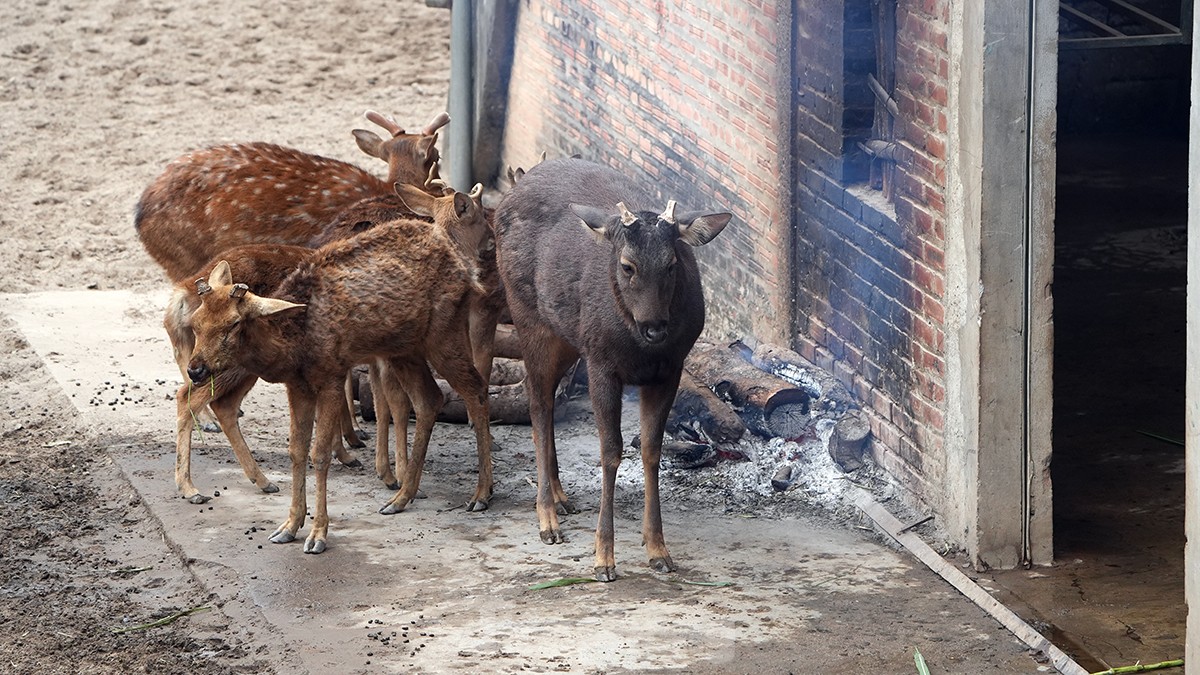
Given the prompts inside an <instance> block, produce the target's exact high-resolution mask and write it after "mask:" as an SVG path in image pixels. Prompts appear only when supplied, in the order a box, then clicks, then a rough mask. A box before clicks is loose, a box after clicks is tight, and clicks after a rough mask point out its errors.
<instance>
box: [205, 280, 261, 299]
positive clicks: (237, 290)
mask: <svg viewBox="0 0 1200 675" xmlns="http://www.w3.org/2000/svg"><path fill="white" fill-rule="evenodd" d="M212 290H213V289H212V286H209V285H208V281H206V280H204V279H197V280H196V295H208V294H209V293H212ZM249 290H250V287H249V286H247V285H246V284H234V285H233V288H231V289H229V297H231V298H240V297H242V296H244V295H245V294H246V292H247V291H249Z"/></svg>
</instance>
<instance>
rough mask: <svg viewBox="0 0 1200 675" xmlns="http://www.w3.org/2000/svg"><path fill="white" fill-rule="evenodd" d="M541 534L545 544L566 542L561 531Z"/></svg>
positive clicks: (544, 531)
mask: <svg viewBox="0 0 1200 675" xmlns="http://www.w3.org/2000/svg"><path fill="white" fill-rule="evenodd" d="M539 534H541V536H542V543H543V544H561V543H563V542H564V541H565V540H564V539H563V536H562V532H560V531H559V530H542V531H541V532H540V533H539Z"/></svg>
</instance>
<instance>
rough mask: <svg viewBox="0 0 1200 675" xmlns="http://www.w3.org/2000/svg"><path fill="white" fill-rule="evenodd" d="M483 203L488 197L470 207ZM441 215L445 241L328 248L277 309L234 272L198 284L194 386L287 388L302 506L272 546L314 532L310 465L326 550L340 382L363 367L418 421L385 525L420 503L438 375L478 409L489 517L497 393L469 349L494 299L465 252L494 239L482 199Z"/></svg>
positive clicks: (282, 291) (222, 267)
mask: <svg viewBox="0 0 1200 675" xmlns="http://www.w3.org/2000/svg"><path fill="white" fill-rule="evenodd" d="M481 191H482V188H481V187H479V186H476V190H475V191H473V193H472V194H478V193H479V192H481ZM435 202H436V204H435V206H434V208H433V209H432V210H433V211H434V213H435V216H434V217H435V220H436V221H437V222H435V225H434V226H433V227H431V226H430V225H429V224H428V223H425V222H422V221H419V220H415V219H401V220H395V221H392V222H389V223H384V224H380V225H377V226H375V227H373V228H371V229H370V230H368V231H366V232H364V233H362V234H360V235H358V236H356V237H354V238H352V239H348V240H343V241H338V242H334V243H332V244H329V245H327V246H324V247H322V248H321V249H319V250H318V251H317V252H316V253H315V254H314V256H313V258H312V259H311V260H309V261H307V262H305V263H303V264H302V265H301V266H300V268H299V269H298V270H297V271H296V272H294V273H292V274H291V275H290V276H289V277H288V278H287V279H286V280H284V282H283V283H282V284H281V285H280V287H279V288H278V289H277V290H276V291H275V293H274V294H273V296H274V297H262V296H259V295H257V294H255V293H252V292H250V290H249V289H248V288H247V286H246V285H245V284H240V283H237V281H236V279H235V278H234V277H233V276H232V274H231V271H230V266H229V265H228V264H226V263H224V262H222V263H218V264H217V265H216V267H215V268H214V269H213V271H212V273H211V274H210V275H209V277H208V279H207V281H205V280H201V281H198V282H197V287H198V291H199V292H200V294H201V295H200V297H201V306H200V307H199V308H198V309H197V310H196V311H195V313H193V315H192V326H193V330H194V331H195V334H196V346H195V351H194V352H193V355H192V359H191V361H190V363H189V364H188V375H189V377H190V378H191V380H192V381H193V382H194V383H197V384H204V383H206V382H208V381H209V379H210V378H217V377H221V376H222V374H224V373H226V372H228V371H230V370H235V369H239V368H240V369H244V370H246V371H248V372H250V373H252V374H253V375H255V376H257V377H260V378H262V379H265V380H268V381H272V382H283V383H284V384H285V385H286V386H287V391H288V402H289V405H290V407H291V417H292V421H291V430H290V436H289V444H288V454H289V456H290V457H291V461H292V502H291V507H290V510H289V513H288V518H287V519H286V520H285V521H284V522H283V524H281V525H280V526H279V528H278V529H277V530H276V531H275V532H274V533H273V534H272V535H271V541H273V542H276V543H285V542H289V541H293V540H294V539H295V537H296V534H297V532H298V531H299V530H300V528H301V527H303V525H304V522H305V512H306V506H307V502H306V491H305V479H306V474H307V459H308V457H309V456H310V454H311V458H312V464H313V468H314V472H315V474H316V507H315V509H314V512H313V525H312V529H311V530H310V532H309V535H308V538H307V539H306V541H305V544H304V551H305V553H320V552H322V551H324V550H325V547H326V539H327V535H328V528H329V516H328V511H327V507H326V484H327V477H328V472H329V463H330V452H329V448H330V444H331V442H332V441H333V439H334V437H335V436H336V434H337V423H336V420H337V411H338V409H339V408H341V407H342V406H343V405H344V400H343V396H342V385H341V383H342V379H343V378H344V377H345V373H346V371H347V370H348V369H349V368H350V367H351V366H352V365H354V364H357V363H366V362H370V361H373V360H376V359H380V360H383V361H385V362H386V363H387V366H388V368H389V369H390V371H391V373H392V375H391V376H390V377H388V378H384V379H383V380H382V382H383V387H384V392H383V393H384V395H385V396H386V397H387V398H388V400H389V401H390V400H393V399H396V400H398V398H399V396H400V395H401V394H402V393H403V394H404V395H407V396H409V397H411V399H412V402H413V404H414V407H415V409H416V412H417V429H416V434H415V439H414V442H413V453H412V458H411V461H409V462H408V466H407V472H406V475H405V477H404V483H403V486H402V487H401V489H400V490H399V491H398V492H397V493H396V495H395V496H394V497H393V498H392V499H391V501H389V502H388V503H387V504H385V505H384V507H383V508H382V509H381V510H380V511H381V512H382V513H396V512H399V511H401V510H403V509H404V507H405V506H406V505H407V504H408V503H409V502H410V501H411V500H412V499H413V497H414V496H415V495H416V493H417V489H418V487H419V482H420V475H421V471H422V469H423V467H424V461H425V453H426V451H427V449H428V444H429V437H430V434H431V432H432V429H433V426H434V418H435V417H436V415H437V411H438V409H439V408H440V406H441V404H442V394H441V391H440V390H439V389H438V387H437V385H436V383H435V382H434V381H433V376H432V374H431V373H430V370H429V364H433V366H434V367H435V368H437V370H438V372H439V373H440V374H441V375H442V376H443V377H444V378H445V379H446V380H447V381H448V382H449V383H450V385H451V386H452V387H453V388H454V389H455V390H456V391H457V392H459V393H460V394H461V395H462V397H463V400H464V401H465V402H466V404H467V410H468V415H469V417H470V419H471V422H472V424H473V425H474V427H475V440H476V445H477V453H478V456H479V480H478V483H477V486H476V489H475V493H474V495H473V496H472V497H471V500H470V501H469V502H468V505H467V506H468V509H469V510H476V509H482V508H486V506H487V501H488V499H489V498H490V496H491V491H492V467H491V440H492V439H491V431H490V428H489V426H488V400H487V385H486V383H485V382H484V381H483V379H482V377H480V375H479V373H478V372H477V371H476V370H475V367H474V365H473V363H472V361H471V348H470V344H469V342H468V338H467V312H468V305H469V302H470V297H471V294H472V293H479V292H482V289H481V288H480V287H479V286H478V283H477V281H476V276H477V270H475V269H474V268H473V267H472V266H471V265H470V263H469V261H467V260H466V259H464V256H463V254H462V252H461V250H462V249H461V247H460V245H459V244H458V243H456V241H459V242H470V241H476V242H478V241H482V240H483V239H484V237H486V236H487V235H486V228H487V225H486V223H485V221H484V217H483V213H482V209H481V207H480V205H479V203H478V201H477V198H474V197H472V196H469V195H465V194H462V193H454V194H452V195H448V196H444V197H438V198H436V200H435ZM397 384H399V385H401V386H402V387H403V392H401V391H399V389H400V388H399V387H398V386H396V385H397ZM314 415H315V421H316V438H315V442H313V441H314V438H313V422H314Z"/></svg>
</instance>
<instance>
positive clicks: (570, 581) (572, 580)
mask: <svg viewBox="0 0 1200 675" xmlns="http://www.w3.org/2000/svg"><path fill="white" fill-rule="evenodd" d="M593 581H595V579H593V578H592V577H564V578H562V579H555V580H553V581H543V582H542V583H540V584H534V585H532V586H530V587H529V590H531V591H541V590H545V589H547V588H558V587H560V586H574V585H575V584H590V583H592V582H593Z"/></svg>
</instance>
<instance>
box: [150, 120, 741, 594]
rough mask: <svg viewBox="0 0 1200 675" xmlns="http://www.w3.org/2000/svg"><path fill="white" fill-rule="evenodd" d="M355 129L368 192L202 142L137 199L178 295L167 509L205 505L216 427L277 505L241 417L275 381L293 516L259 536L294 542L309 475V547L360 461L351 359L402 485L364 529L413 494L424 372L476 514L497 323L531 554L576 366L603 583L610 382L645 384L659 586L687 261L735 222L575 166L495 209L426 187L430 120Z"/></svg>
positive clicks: (379, 444) (694, 314)
mask: <svg viewBox="0 0 1200 675" xmlns="http://www.w3.org/2000/svg"><path fill="white" fill-rule="evenodd" d="M367 119H368V120H370V121H371V122H373V123H375V124H376V125H378V126H380V127H381V128H383V129H384V130H385V131H386V132H387V133H388V134H390V138H387V139H386V140H385V139H383V138H381V137H380V136H379V135H377V134H375V133H373V132H370V131H366V130H362V129H357V130H355V131H354V137H355V140H356V141H357V144H358V147H359V148H360V149H361V150H362V151H363V152H365V153H366V154H368V155H370V156H372V157H376V158H378V159H380V160H383V161H384V162H386V163H387V166H388V170H387V177H386V178H385V179H380V178H378V177H377V176H375V175H374V174H373V173H371V172H368V171H365V170H363V169H361V168H359V167H357V166H355V165H353V164H350V163H347V162H341V161H337V160H333V159H328V158H325V157H320V156H316V155H313V154H309V153H305V152H301V151H299V150H294V149H291V148H285V147H281V146H278V145H272V144H268V143H244V144H229V145H219V146H215V147H210V148H207V149H203V150H198V151H195V152H191V153H188V154H185V155H183V156H182V157H179V158H178V159H176V160H174V161H173V162H171V163H170V164H168V166H167V167H166V169H165V170H164V171H163V173H162V174H161V175H160V176H159V177H158V178H156V179H155V180H154V181H153V182H152V183H151V184H150V185H149V186H148V187H147V188H146V189H145V191H144V192H143V194H142V197H141V199H140V200H139V202H138V204H137V208H136V213H135V227H136V228H137V231H138V235H139V237H140V238H141V241H142V244H143V245H144V246H145V248H146V251H147V252H148V253H149V254H150V256H151V257H152V258H154V260H155V261H156V262H158V263H159V265H161V266H162V268H163V269H164V271H165V272H166V274H167V276H168V277H169V278H170V280H171V281H172V282H173V284H174V288H173V292H172V295H171V298H170V300H169V302H168V306H167V308H166V313H165V318H164V326H165V328H166V330H167V334H168V337H169V338H170V341H171V345H172V348H173V350H174V356H175V361H176V363H177V364H178V366H179V369H180V372H181V374H182V375H183V376H184V384H183V386H182V387H180V389H179V392H178V395H177V396H176V401H177V414H176V464H175V483H176V487H177V488H178V490H179V492H180V493H181V495H182V497H184V498H186V499H188V500H190V501H191V502H192V503H203V502H205V501H207V500H208V499H209V497H208V496H206V495H204V494H202V493H201V492H200V490H199V489H198V488H197V487H196V485H195V484H194V483H193V482H192V475H191V443H192V440H191V437H192V430H193V428H194V427H195V426H196V425H197V424H199V423H200V422H201V420H208V419H210V416H211V418H212V419H215V422H216V423H217V424H219V425H220V428H221V430H222V431H223V432H224V434H225V436H226V437H227V438H228V440H229V443H230V445H231V446H232V447H233V451H234V454H235V456H236V457H237V460H238V462H239V464H240V465H241V467H242V470H243V471H244V472H245V474H246V477H247V478H249V479H250V480H251V481H252V482H253V483H254V484H255V486H256V487H257V488H258V489H260V490H262V491H263V492H277V491H278V489H279V488H278V487H277V486H276V485H275V484H274V483H272V482H271V481H270V480H269V479H268V478H267V477H266V475H265V474H264V473H263V471H262V470H261V469H260V468H259V466H258V464H257V463H256V462H255V460H254V458H253V456H252V455H251V453H250V448H249V446H248V445H247V443H246V440H245V438H244V437H243V435H242V432H241V430H240V428H239V423H238V417H239V414H240V410H241V404H242V401H243V399H244V398H245V397H246V395H247V393H248V392H249V391H250V389H251V388H252V387H253V386H254V384H255V383H256V382H257V381H258V380H259V379H262V380H266V381H268V382H281V383H283V384H284V386H285V387H286V390H287V397H288V405H289V408H290V417H291V422H290V429H289V435H288V438H289V440H288V455H289V457H290V459H291V467H292V476H291V479H292V480H291V503H290V507H289V509H288V515H287V518H286V519H285V520H284V521H283V522H282V524H280V525H279V527H278V528H277V529H276V530H275V531H274V533H273V534H272V535H271V537H270V538H271V541H273V542H276V543H286V542H291V541H294V540H295V539H296V538H297V536H298V535H299V534H300V530H301V529H302V528H303V527H304V525H305V519H306V517H307V515H308V513H309V508H308V501H307V499H308V495H307V487H306V483H307V474H308V465H309V462H310V461H311V464H312V467H313V472H314V475H315V483H316V489H315V505H314V506H313V508H312V510H311V514H312V523H311V526H310V528H309V530H308V534H307V538H306V539H305V541H304V547H303V549H304V552H305V553H321V552H323V551H324V550H325V549H326V546H327V542H328V532H329V516H328V511H327V484H328V474H329V466H330V463H331V460H332V458H333V457H334V456H336V457H337V458H338V460H339V461H340V462H341V463H343V464H347V465H351V466H357V465H358V464H359V461H358V460H357V459H356V458H355V457H354V456H353V454H351V452H350V451H349V450H347V448H346V445H349V446H351V447H362V446H363V443H362V441H361V440H360V439H359V437H358V434H357V433H356V431H355V429H354V409H353V404H352V402H350V401H348V395H349V387H348V385H347V382H348V380H347V378H348V375H349V372H350V371H351V369H352V368H353V367H355V366H357V365H361V364H366V365H367V366H368V367H369V377H370V383H371V388H372V391H373V393H374V394H375V395H374V397H373V398H374V401H375V413H376V420H377V432H376V439H375V440H376V447H375V469H376V473H377V475H378V476H379V478H380V479H381V480H382V481H383V482H384V484H385V485H387V487H388V488H389V489H391V490H395V494H394V496H393V497H392V498H391V499H390V500H389V501H388V502H387V503H386V504H384V505H383V507H382V508H381V509H380V513H384V514H394V513H398V512H400V511H402V510H404V508H405V507H406V506H407V505H408V504H409V503H410V502H411V501H412V500H413V499H414V498H415V497H416V496H417V491H418V489H419V486H420V480H421V473H422V469H423V466H424V461H425V456H426V452H427V451H428V447H429V441H430V437H431V435H432V433H433V429H434V423H435V418H436V416H437V414H438V412H439V410H440V409H441V407H442V404H443V394H442V392H441V390H440V389H439V387H438V386H437V383H436V382H435V380H434V376H433V370H436V372H437V374H438V375H440V376H441V377H442V378H444V379H445V380H446V382H447V383H448V384H449V385H450V386H451V387H452V388H453V389H454V390H455V391H456V392H457V393H458V394H459V395H461V396H462V398H463V401H464V403H465V404H466V407H467V411H468V416H469V418H470V421H471V425H472V427H473V428H474V432H475V443H476V451H477V455H478V461H479V469H478V482H477V484H476V487H475V492H474V493H473V494H472V495H471V496H470V498H469V499H468V500H467V510H468V511H479V510H483V509H486V508H487V507H488V502H489V500H490V499H491V496H492V485H493V479H492V457H491V451H492V436H491V430H490V426H489V413H488V379H489V375H490V373H491V369H492V354H493V341H494V339H495V331H496V325H497V323H498V320H499V318H500V316H501V315H502V314H503V313H504V312H505V310H506V309H507V312H508V313H509V314H511V317H512V322H513V324H514V327H515V328H516V331H517V333H518V335H519V337H520V341H521V344H522V350H523V352H524V361H525V367H526V372H527V374H526V378H525V388H526V392H527V394H528V398H529V406H530V419H531V422H532V431H533V442H534V446H535V448H536V457H537V477H538V481H537V516H538V524H539V529H540V535H541V539H542V541H543V542H545V543H547V544H557V543H561V542H562V541H563V537H562V533H561V531H560V529H559V523H558V515H559V512H560V511H562V512H567V513H574V512H575V511H576V509H575V507H574V506H573V505H572V503H571V501H570V499H569V497H568V496H567V494H566V492H565V491H564V490H563V487H562V484H561V482H560V481H559V476H558V459H557V456H556V452H555V445H554V392H555V388H556V386H557V384H558V381H559V380H560V379H561V378H562V376H563V374H564V373H565V372H566V370H567V369H568V367H569V366H570V365H571V364H572V363H574V362H575V361H576V360H578V359H580V358H582V359H584V360H585V361H586V363H587V368H588V383H589V395H590V397H591V402H592V406H593V409H594V412H595V418H596V425H597V431H598V436H599V444H600V466H601V479H602V483H601V485H602V489H601V500H600V507H599V518H598V522H597V527H596V548H595V568H594V573H595V576H596V578H597V579H599V580H601V581H611V580H614V579H616V562H615V557H614V552H613V491H614V485H615V480H616V471H617V466H618V464H619V463H620V461H621V450H622V447H623V441H622V439H621V433H620V422H621V395H622V391H623V389H624V387H626V386H636V387H639V388H640V401H641V403H640V405H641V417H640V425H641V454H642V466H643V472H644V477H645V511H644V517H643V530H642V532H643V540H644V543H645V546H646V549H647V554H648V556H649V562H650V566H651V567H652V568H653V569H655V570H656V571H659V572H670V571H672V570H673V569H674V564H673V563H672V561H671V556H670V554H669V552H668V550H667V546H666V543H665V541H664V538H663V532H662V519H661V512H660V507H659V493H658V474H659V462H660V455H661V448H662V440H663V433H664V428H665V424H666V419H667V414H668V412H669V410H670V408H671V405H672V403H673V401H674V399H675V393H676V390H677V388H678V385H679V379H680V374H681V372H682V368H683V361H684V357H685V356H686V355H687V353H688V352H689V351H690V350H691V348H692V345H693V344H694V343H695V341H696V339H697V338H698V337H699V335H700V333H701V330H702V329H703V327H704V297H703V294H702V292H701V286H700V275H699V271H698V268H697V265H696V260H695V257H694V255H693V253H692V250H691V249H692V247H695V246H701V245H703V244H706V243H708V242H709V241H711V240H712V239H713V238H714V237H716V236H717V235H718V234H720V233H721V231H722V229H724V227H725V225H726V224H727V223H728V222H729V220H730V218H731V216H730V214H729V213H722V212H712V211H684V210H683V209H680V208H677V206H676V203H675V201H673V200H669V201H667V202H666V207H665V208H662V207H657V208H656V207H655V206H653V205H654V204H655V203H657V198H656V195H655V192H654V190H653V189H652V186H649V185H647V184H645V183H643V182H639V181H637V180H634V179H632V178H630V177H627V176H625V175H623V174H622V173H620V172H618V171H616V170H614V169H612V168H609V167H606V166H602V165H599V164H595V163H592V162H588V161H585V160H583V159H578V158H574V157H572V158H568V159H560V160H551V161H543V162H542V163H540V164H538V165H537V166H534V167H533V168H532V169H530V170H529V171H527V172H526V171H522V170H520V169H518V170H516V171H514V172H510V174H509V175H510V176H511V177H512V178H513V179H514V182H515V184H514V186H513V187H512V188H511V189H510V190H509V191H508V192H507V193H506V194H505V195H504V196H503V198H502V199H501V201H500V203H499V206H498V208H497V209H496V210H495V212H492V211H491V210H489V209H485V208H484V207H483V204H482V192H483V187H482V186H481V185H475V186H474V187H473V188H471V189H470V190H469V191H468V192H459V191H457V190H455V189H453V188H452V187H449V186H447V185H446V183H445V182H444V181H443V180H442V179H441V178H440V175H439V154H438V150H437V148H436V142H437V137H438V130H439V129H440V128H441V127H442V126H444V125H445V124H446V123H447V122H448V121H449V117H448V116H447V115H446V114H445V113H442V114H440V115H438V116H437V117H435V118H434V119H433V120H432V121H431V122H430V123H429V124H428V125H426V126H425V127H424V128H423V129H421V130H420V131H419V132H416V133H407V132H405V131H404V129H403V128H401V127H400V126H399V125H398V124H397V123H396V122H395V121H393V120H392V119H390V118H388V117H386V116H383V115H380V114H378V113H375V112H368V113H367ZM431 368H432V369H433V370H431ZM410 416H414V417H415V430H414V432H413V438H412V444H411V448H410V447H409V443H408V430H407V427H408V422H409V418H410ZM389 421H391V422H395V425H396V426H395V430H394V433H395V465H394V468H393V465H392V463H391V461H390V459H389V450H390V448H389V434H388V424H389Z"/></svg>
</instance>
